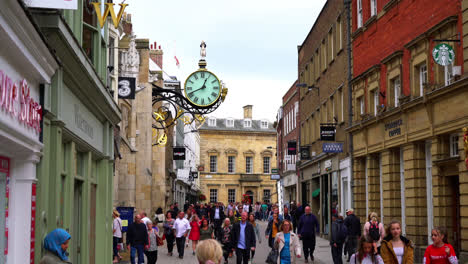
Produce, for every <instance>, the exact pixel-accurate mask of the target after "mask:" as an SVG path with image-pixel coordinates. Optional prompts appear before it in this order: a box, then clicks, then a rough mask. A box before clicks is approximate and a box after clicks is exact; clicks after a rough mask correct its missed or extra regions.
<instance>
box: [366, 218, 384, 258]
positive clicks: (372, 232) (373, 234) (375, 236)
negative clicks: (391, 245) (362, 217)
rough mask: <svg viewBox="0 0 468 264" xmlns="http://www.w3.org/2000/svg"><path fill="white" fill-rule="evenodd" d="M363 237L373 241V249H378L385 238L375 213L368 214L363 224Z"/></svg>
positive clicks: (382, 226) (382, 227) (381, 225)
mask: <svg viewBox="0 0 468 264" xmlns="http://www.w3.org/2000/svg"><path fill="white" fill-rule="evenodd" d="M363 235H364V236H365V237H367V238H368V239H370V240H372V241H374V249H375V250H376V252H377V248H378V247H380V242H381V241H382V239H383V238H384V237H385V228H384V225H383V224H382V223H379V216H378V214H377V213H376V212H371V213H369V216H368V217H367V222H366V223H365V224H364V233H363Z"/></svg>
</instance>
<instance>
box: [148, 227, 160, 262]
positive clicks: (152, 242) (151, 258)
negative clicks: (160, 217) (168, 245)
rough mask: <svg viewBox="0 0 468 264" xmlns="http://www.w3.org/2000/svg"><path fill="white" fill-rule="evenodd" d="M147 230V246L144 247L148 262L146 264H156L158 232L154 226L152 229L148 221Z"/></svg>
mask: <svg viewBox="0 0 468 264" xmlns="http://www.w3.org/2000/svg"><path fill="white" fill-rule="evenodd" d="M146 227H147V229H148V242H149V243H148V245H146V246H145V255H146V259H147V260H148V264H156V261H157V260H158V233H159V230H158V228H157V227H156V226H155V227H154V228H153V222H152V221H151V220H150V221H148V222H147V223H146Z"/></svg>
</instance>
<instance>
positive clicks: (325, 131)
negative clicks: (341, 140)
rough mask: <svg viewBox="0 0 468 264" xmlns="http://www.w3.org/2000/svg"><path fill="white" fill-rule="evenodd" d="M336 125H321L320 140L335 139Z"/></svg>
mask: <svg viewBox="0 0 468 264" xmlns="http://www.w3.org/2000/svg"><path fill="white" fill-rule="evenodd" d="M335 133H336V129H335V126H331V125H321V126H320V140H322V141H335Z"/></svg>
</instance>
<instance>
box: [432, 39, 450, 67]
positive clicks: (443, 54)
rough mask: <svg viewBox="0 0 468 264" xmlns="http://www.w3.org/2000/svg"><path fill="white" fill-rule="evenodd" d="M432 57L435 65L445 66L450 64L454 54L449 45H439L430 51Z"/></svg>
mask: <svg viewBox="0 0 468 264" xmlns="http://www.w3.org/2000/svg"><path fill="white" fill-rule="evenodd" d="M432 57H433V58H434V61H435V62H436V63H437V64H439V65H442V66H447V65H450V64H452V62H453V59H454V58H455V52H454V51H453V48H452V47H451V46H450V45H447V44H439V45H437V46H435V48H434V49H433V50H432Z"/></svg>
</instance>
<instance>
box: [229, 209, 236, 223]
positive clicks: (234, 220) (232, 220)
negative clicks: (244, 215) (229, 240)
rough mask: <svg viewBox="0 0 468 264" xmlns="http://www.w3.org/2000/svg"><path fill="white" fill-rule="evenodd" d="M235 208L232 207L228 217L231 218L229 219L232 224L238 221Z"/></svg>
mask: <svg viewBox="0 0 468 264" xmlns="http://www.w3.org/2000/svg"><path fill="white" fill-rule="evenodd" d="M235 212H236V211H235V210H234V209H231V210H229V211H228V217H227V218H229V221H230V222H231V224H235V223H237V217H236V215H235Z"/></svg>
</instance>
